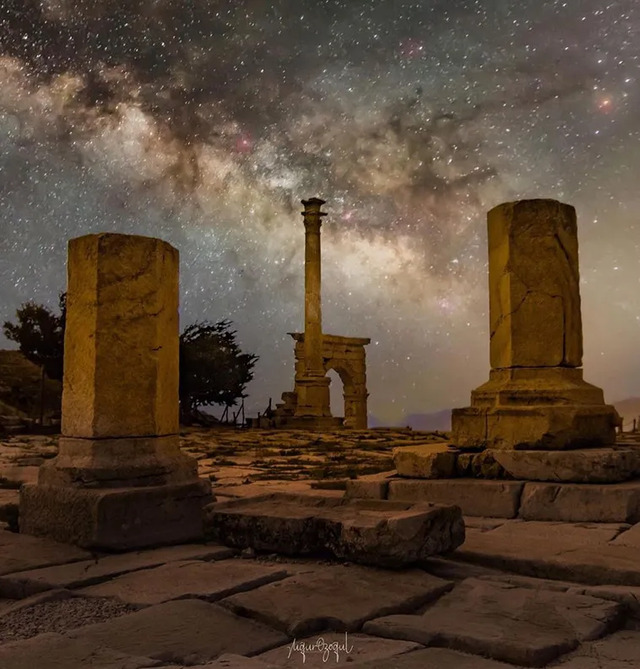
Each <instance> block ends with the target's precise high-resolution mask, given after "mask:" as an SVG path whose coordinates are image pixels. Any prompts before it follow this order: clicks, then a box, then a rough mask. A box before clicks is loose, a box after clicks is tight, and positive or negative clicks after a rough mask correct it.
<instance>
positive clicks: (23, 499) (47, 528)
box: [20, 479, 211, 550]
mask: <svg viewBox="0 0 640 669" xmlns="http://www.w3.org/2000/svg"><path fill="white" fill-rule="evenodd" d="M210 499H211V486H210V484H209V483H208V482H207V481H203V480H200V479H196V480H195V481H194V482H193V483H184V484H173V485H160V486H149V487H129V488H79V487H71V486H49V485H25V486H22V488H21V490H20V531H21V532H25V533H26V534H34V535H38V536H47V537H50V538H52V539H56V540H58V541H63V542H65V543H71V544H75V545H77V546H82V547H83V548H94V549H99V550H104V549H106V550H131V549H136V548H146V547H151V546H160V545H162V544H172V543H173V544H177V543H184V542H189V541H194V540H198V539H200V538H202V532H203V526H202V522H203V520H202V508H203V506H204V505H205V504H206V503H207V501H209V500H210Z"/></svg>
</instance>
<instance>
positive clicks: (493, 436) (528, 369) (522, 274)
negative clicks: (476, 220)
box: [452, 200, 619, 450]
mask: <svg viewBox="0 0 640 669" xmlns="http://www.w3.org/2000/svg"><path fill="white" fill-rule="evenodd" d="M488 232H489V311H490V325H491V340H490V353H491V372H490V375H489V381H487V383H485V384H483V385H482V386H480V387H479V388H476V389H475V390H474V391H472V393H471V406H470V407H467V408H464V409H454V411H453V415H452V443H453V444H455V445H456V446H459V447H462V448H477V449H483V448H493V449H514V448H515V449H552V450H553V449H573V448H581V447H594V446H602V445H607V444H613V443H614V441H615V428H616V425H617V424H618V422H619V416H618V414H617V413H616V410H615V409H614V408H613V407H612V406H609V405H607V404H605V403H604V397H603V394H602V390H601V389H600V388H597V387H595V386H593V385H591V384H589V383H586V382H585V381H584V380H583V378H582V369H581V365H582V319H581V313H580V289H579V273H578V238H577V227H576V214H575V209H574V208H573V207H571V206H569V205H565V204H561V203H560V202H556V201H554V200H524V201H521V202H510V203H506V204H502V205H500V206H498V207H496V208H495V209H492V210H491V211H490V212H489V215H488Z"/></svg>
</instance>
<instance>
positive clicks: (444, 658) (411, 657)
mask: <svg viewBox="0 0 640 669" xmlns="http://www.w3.org/2000/svg"><path fill="white" fill-rule="evenodd" d="M357 667H358V669H514V666H513V665H512V664H505V663H504V662H496V661H495V660H489V659H487V658H485V657H479V656H478V655H469V654H467V653H458V652H457V651H455V650H449V649H448V648H424V649H423V650H416V651H413V652H412V653H403V654H402V655H396V656H395V657H390V658H388V659H380V660H368V661H366V662H359V663H358V665H357Z"/></svg>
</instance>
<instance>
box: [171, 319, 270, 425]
mask: <svg viewBox="0 0 640 669" xmlns="http://www.w3.org/2000/svg"><path fill="white" fill-rule="evenodd" d="M257 360H258V356H256V355H253V354H251V353H243V352H242V351H241V350H240V347H239V346H238V343H237V342H236V331H235V330H232V329H231V322H230V321H227V320H222V321H219V322H217V323H211V322H209V321H203V322H202V323H194V324H193V325H190V326H189V327H188V328H186V329H185V331H184V332H183V333H182V334H181V335H180V417H181V421H182V422H183V423H184V424H187V425H188V424H190V423H193V422H194V421H195V420H197V419H198V416H199V412H198V409H199V407H204V406H211V405H213V404H218V405H222V406H225V407H230V406H234V405H235V404H236V403H237V401H238V399H240V398H243V397H246V394H245V392H244V391H245V388H246V386H247V384H248V383H249V381H251V379H252V378H253V367H254V365H255V363H256V362H257Z"/></svg>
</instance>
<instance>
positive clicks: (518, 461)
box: [347, 200, 640, 522]
mask: <svg viewBox="0 0 640 669" xmlns="http://www.w3.org/2000/svg"><path fill="white" fill-rule="evenodd" d="M488 232H489V236H488V243H489V298H490V304H489V306H490V324H491V335H490V336H491V340H490V351H491V371H490V376H489V380H488V381H487V383H485V384H483V385H481V386H480V387H479V388H477V389H475V390H474V391H473V392H472V393H471V406H469V407H466V408H462V409H454V410H453V415H452V431H451V440H450V443H448V444H447V443H443V444H431V445H428V444H425V445H422V446H420V445H416V446H408V447H401V448H398V449H396V450H395V451H394V462H395V465H396V470H397V475H396V476H390V477H384V478H380V477H378V479H377V480H371V481H352V482H349V483H348V484H347V492H348V495H349V496H353V497H360V496H365V497H374V498H384V499H389V500H405V501H418V500H429V501H432V502H439V503H451V504H458V505H459V506H461V508H462V510H463V513H465V514H470V515H481V516H488V517H502V518H514V517H520V518H523V519H525V520H557V521H574V522H582V521H590V522H636V521H638V520H640V448H638V447H637V445H634V444H631V443H625V442H624V441H618V443H616V428H617V427H619V426H620V423H621V421H620V417H619V415H618V413H617V412H616V410H615V408H614V407H613V406H611V405H608V404H606V403H605V401H604V397H603V392H602V390H601V389H600V388H598V387H596V386H594V385H591V384H589V383H587V382H586V381H584V379H583V375H582V367H581V366H582V319H581V313H580V291H579V273H578V239H577V226H576V214H575V210H574V208H573V207H571V206H568V205H566V204H562V203H560V202H556V201H554V200H524V201H520V202H512V203H505V204H502V205H500V206H498V207H496V208H494V209H492V210H491V211H490V212H489V214H488Z"/></svg>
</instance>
